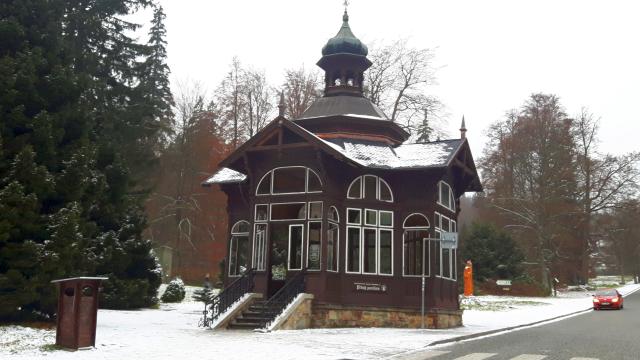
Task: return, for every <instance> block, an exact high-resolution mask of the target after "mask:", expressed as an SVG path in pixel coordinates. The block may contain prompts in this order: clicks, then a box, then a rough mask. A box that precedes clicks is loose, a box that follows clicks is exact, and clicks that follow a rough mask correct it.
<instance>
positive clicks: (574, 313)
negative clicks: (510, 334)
mask: <svg viewBox="0 0 640 360" xmlns="http://www.w3.org/2000/svg"><path fill="white" fill-rule="evenodd" d="M637 291H640V287H638V288H637V289H634V290H632V291H630V292H628V293H626V294H624V295H622V297H627V296H629V295H631V294H633V293H635V292H637ZM591 310H593V308H592V307H591V306H589V307H588V308H586V309H583V310H578V311H574V312H571V313H568V314H564V315H558V316H555V317H552V318H549V319H544V320H538V321H534V322H532V323H527V324H520V325H514V326H508V327H505V328H500V329H494V330H489V331H483V332H479V333H475V334H469V335H462V336H456V337H452V338H449V339H442V340H436V341H433V342H431V343H429V344H428V345H427V346H425V347H430V346H435V345H442V344H447V343H452V342H457V341H464V340H470V339H475V338H479V337H482V336H488V335H493V334H497V333H499V332H503V331H510V330H515V329H520V328H523V327H527V326H534V325H538V324H542V323H545V322H548V321H554V320H560V319H562V318H565V317H569V316H573V315H578V314H581V313H585V312H588V311H591Z"/></svg>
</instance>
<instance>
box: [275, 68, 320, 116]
mask: <svg viewBox="0 0 640 360" xmlns="http://www.w3.org/2000/svg"><path fill="white" fill-rule="evenodd" d="M321 84H322V82H321V81H320V74H319V73H318V72H317V71H307V70H306V69H305V68H304V66H301V67H300V68H298V69H287V70H285V80H284V84H283V88H284V96H285V97H284V102H285V106H286V109H285V116H286V117H287V118H289V119H297V118H299V117H300V115H302V113H303V112H304V111H305V110H306V109H307V108H308V107H309V106H310V105H311V104H312V103H313V102H314V101H315V100H316V99H317V98H319V97H320V96H321V94H322V88H321Z"/></svg>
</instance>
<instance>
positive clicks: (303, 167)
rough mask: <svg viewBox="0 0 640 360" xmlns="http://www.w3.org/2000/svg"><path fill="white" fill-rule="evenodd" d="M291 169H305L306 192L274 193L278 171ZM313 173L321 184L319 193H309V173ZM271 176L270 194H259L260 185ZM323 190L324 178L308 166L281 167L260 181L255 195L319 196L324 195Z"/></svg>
mask: <svg viewBox="0 0 640 360" xmlns="http://www.w3.org/2000/svg"><path fill="white" fill-rule="evenodd" d="M291 168H302V169H305V172H304V174H305V176H304V191H302V192H287V193H277V194H276V193H274V192H273V185H274V180H275V178H274V173H275V171H276V170H279V169H291ZM310 172H311V173H313V174H314V175H315V176H316V177H317V178H318V181H319V182H320V188H321V189H320V190H319V191H309V173H310ZM267 176H270V177H271V186H270V187H269V193H268V194H258V189H259V188H260V185H261V184H262V181H263V180H264V179H265V178H266V177H267ZM322 188H324V184H323V183H322V178H321V177H320V176H319V175H318V173H317V172H315V171H314V170H313V169H311V168H309V167H306V166H300V165H294V166H279V167H275V168H273V169H271V170H269V171H268V172H267V173H266V174H264V175H263V176H262V177H261V178H260V181H258V186H256V191H255V194H256V196H279V195H296V194H318V193H322V191H323V190H322Z"/></svg>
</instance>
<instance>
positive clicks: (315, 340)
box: [0, 285, 640, 360]
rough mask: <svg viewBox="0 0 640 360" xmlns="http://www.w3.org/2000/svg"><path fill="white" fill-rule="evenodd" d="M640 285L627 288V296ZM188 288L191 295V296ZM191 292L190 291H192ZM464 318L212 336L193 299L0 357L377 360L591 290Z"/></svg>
mask: <svg viewBox="0 0 640 360" xmlns="http://www.w3.org/2000/svg"><path fill="white" fill-rule="evenodd" d="M639 288H640V285H627V286H625V287H622V288H621V291H622V292H624V293H628V292H629V291H633V290H637V289H639ZM189 290H190V291H189ZM192 291H193V289H188V293H191V292H192ZM474 299H475V300H477V301H476V302H475V305H474V306H472V308H471V309H470V310H466V311H465V312H464V316H463V321H464V323H465V326H464V327H461V328H457V329H451V330H416V329H372V328H357V329H308V330H292V331H274V332H271V333H259V332H245V331H212V330H204V329H202V328H198V327H197V323H198V320H199V318H200V316H202V304H201V303H198V302H194V301H192V300H191V299H190V297H189V295H187V298H186V299H185V301H184V302H183V303H179V304H161V305H160V308H159V309H155V310H154V309H145V310H138V311H114V310H100V311H99V313H98V329H97V334H96V348H95V349H91V350H81V351H77V352H68V351H62V350H51V344H53V343H54V342H55V330H39V329H31V328H26V327H22V326H0V357H1V358H8V359H21V360H22V359H34V358H44V359H51V360H58V359H60V360H67V359H82V360H85V359H87V360H92V359H114V360H122V359H148V358H152V359H182V358H205V359H206V358H212V359H213V358H215V359H218V358H224V359H225V360H232V359H253V358H257V357H260V358H262V359H278V360H282V359H300V358H304V359H305V360H312V359H338V358H355V359H379V358H384V357H388V356H391V355H394V354H398V353H401V352H407V351H412V350H418V349H421V348H423V347H425V346H426V345H428V344H429V343H431V342H433V341H437V340H443V339H447V338H452V337H457V336H461V335H469V334H473V333H478V332H484V331H489V330H495V329H499V328H503V327H507V326H515V325H521V324H525V323H531V322H535V321H540V320H545V319H548V318H552V317H556V316H560V315H564V314H568V313H572V312H575V311H579V310H584V309H587V308H589V307H590V306H591V297H590V295H589V293H588V292H571V293H561V294H560V295H559V296H558V297H557V298H521V297H502V296H478V297H475V298H474Z"/></svg>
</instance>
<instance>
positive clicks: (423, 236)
mask: <svg viewBox="0 0 640 360" xmlns="http://www.w3.org/2000/svg"><path fill="white" fill-rule="evenodd" d="M402 228H403V230H404V231H403V235H402V249H403V254H402V264H403V265H402V269H403V270H402V275H403V276H416V277H421V276H430V275H431V273H430V266H429V264H430V259H431V257H430V255H431V253H430V246H429V240H428V239H429V228H430V224H429V219H427V217H426V216H424V215H423V214H420V213H413V214H411V215H409V216H407V217H406V218H405V219H404V222H403V224H402Z"/></svg>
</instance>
